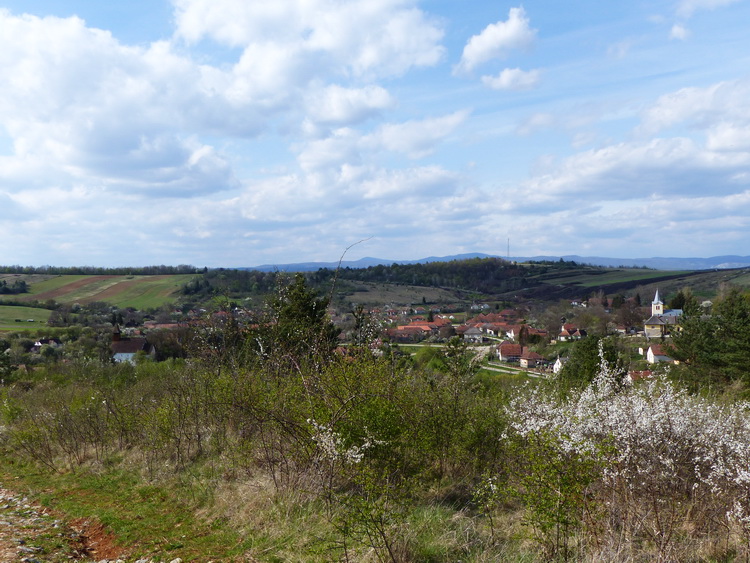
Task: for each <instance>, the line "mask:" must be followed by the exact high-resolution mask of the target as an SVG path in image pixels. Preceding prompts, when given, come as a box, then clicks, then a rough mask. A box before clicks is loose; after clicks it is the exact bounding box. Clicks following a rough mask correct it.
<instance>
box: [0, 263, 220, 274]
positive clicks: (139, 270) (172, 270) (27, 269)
mask: <svg viewBox="0 0 750 563" xmlns="http://www.w3.org/2000/svg"><path fill="white" fill-rule="evenodd" d="M207 271H208V269H207V268H196V267H195V266H189V265H185V264H181V265H179V266H165V265H163V264H162V265H160V266H136V267H131V266H122V267H114V268H103V267H99V266H19V265H12V266H0V274H46V275H54V276H71V275H77V276H154V275H177V274H198V273H203V272H207Z"/></svg>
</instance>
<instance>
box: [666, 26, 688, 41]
mask: <svg viewBox="0 0 750 563" xmlns="http://www.w3.org/2000/svg"><path fill="white" fill-rule="evenodd" d="M688 37H690V30H689V29H687V28H686V27H685V26H684V25H682V24H679V23H676V24H674V25H673V26H672V29H671V31H670V32H669V38H670V39H679V40H680V41H684V40H685V39H687V38H688Z"/></svg>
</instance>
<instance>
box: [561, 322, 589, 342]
mask: <svg viewBox="0 0 750 563" xmlns="http://www.w3.org/2000/svg"><path fill="white" fill-rule="evenodd" d="M584 336H586V331H585V330H583V329H580V328H578V327H577V326H575V325H573V324H571V323H563V325H562V327H561V328H560V333H559V334H558V335H557V340H558V341H559V342H570V341H573V340H580V339H581V338H583V337H584Z"/></svg>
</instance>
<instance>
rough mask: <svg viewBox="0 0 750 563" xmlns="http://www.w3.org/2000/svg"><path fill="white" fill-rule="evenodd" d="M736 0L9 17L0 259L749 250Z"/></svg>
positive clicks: (151, 9)
mask: <svg viewBox="0 0 750 563" xmlns="http://www.w3.org/2000/svg"><path fill="white" fill-rule="evenodd" d="M749 23H750V1H747V0H670V1H660V0H652V1H642V0H634V1H632V2H602V1H601V0H571V1H569V2H566V3H564V5H561V4H560V3H553V2H549V1H548V0H527V1H525V2H524V3H523V4H520V3H503V2H489V1H485V0H477V1H474V2H466V3H464V2H457V1H455V0H424V1H419V0H273V1H268V0H263V1H260V0H144V1H135V0H131V1H129V2H101V1H100V0H0V241H1V243H0V264H21V265H44V264H50V265H99V266H118V265H150V264H192V265H195V266H209V267H214V266H229V267H231V266H252V265H258V264H264V263H277V264H280V263H289V262H299V261H317V260H322V261H332V260H337V259H338V258H339V257H340V256H341V254H342V252H344V250H345V249H346V248H347V247H349V246H350V245H352V244H354V243H357V242H358V241H364V242H361V243H359V244H357V245H355V246H354V247H352V248H351V249H350V250H349V251H348V254H347V256H346V257H347V259H357V258H361V257H363V256H377V257H381V258H388V259H414V258H421V257H424V256H430V255H436V256H445V255H450V254H456V253H461V252H487V253H493V254H500V255H505V253H506V252H507V244H508V240H510V251H511V254H512V255H539V254H552V255H565V254H580V255H589V256H591V255H597V256H610V257H622V258H635V257H650V256H714V255H722V254H742V255H747V254H750V244H749V242H750V34H748V31H747V30H748V24H749Z"/></svg>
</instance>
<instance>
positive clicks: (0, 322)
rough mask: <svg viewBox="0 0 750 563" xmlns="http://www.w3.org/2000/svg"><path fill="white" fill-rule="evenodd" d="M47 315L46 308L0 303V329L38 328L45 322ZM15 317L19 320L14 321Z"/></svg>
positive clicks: (48, 313) (48, 314) (48, 312)
mask: <svg viewBox="0 0 750 563" xmlns="http://www.w3.org/2000/svg"><path fill="white" fill-rule="evenodd" d="M49 316H50V311H48V310H47V309H36V308H32V307H17V306H8V305H0V330H19V329H28V328H39V327H40V326H43V325H46V324H47V319H49ZM16 319H20V320H21V322H16ZM29 320H31V322H29Z"/></svg>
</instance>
